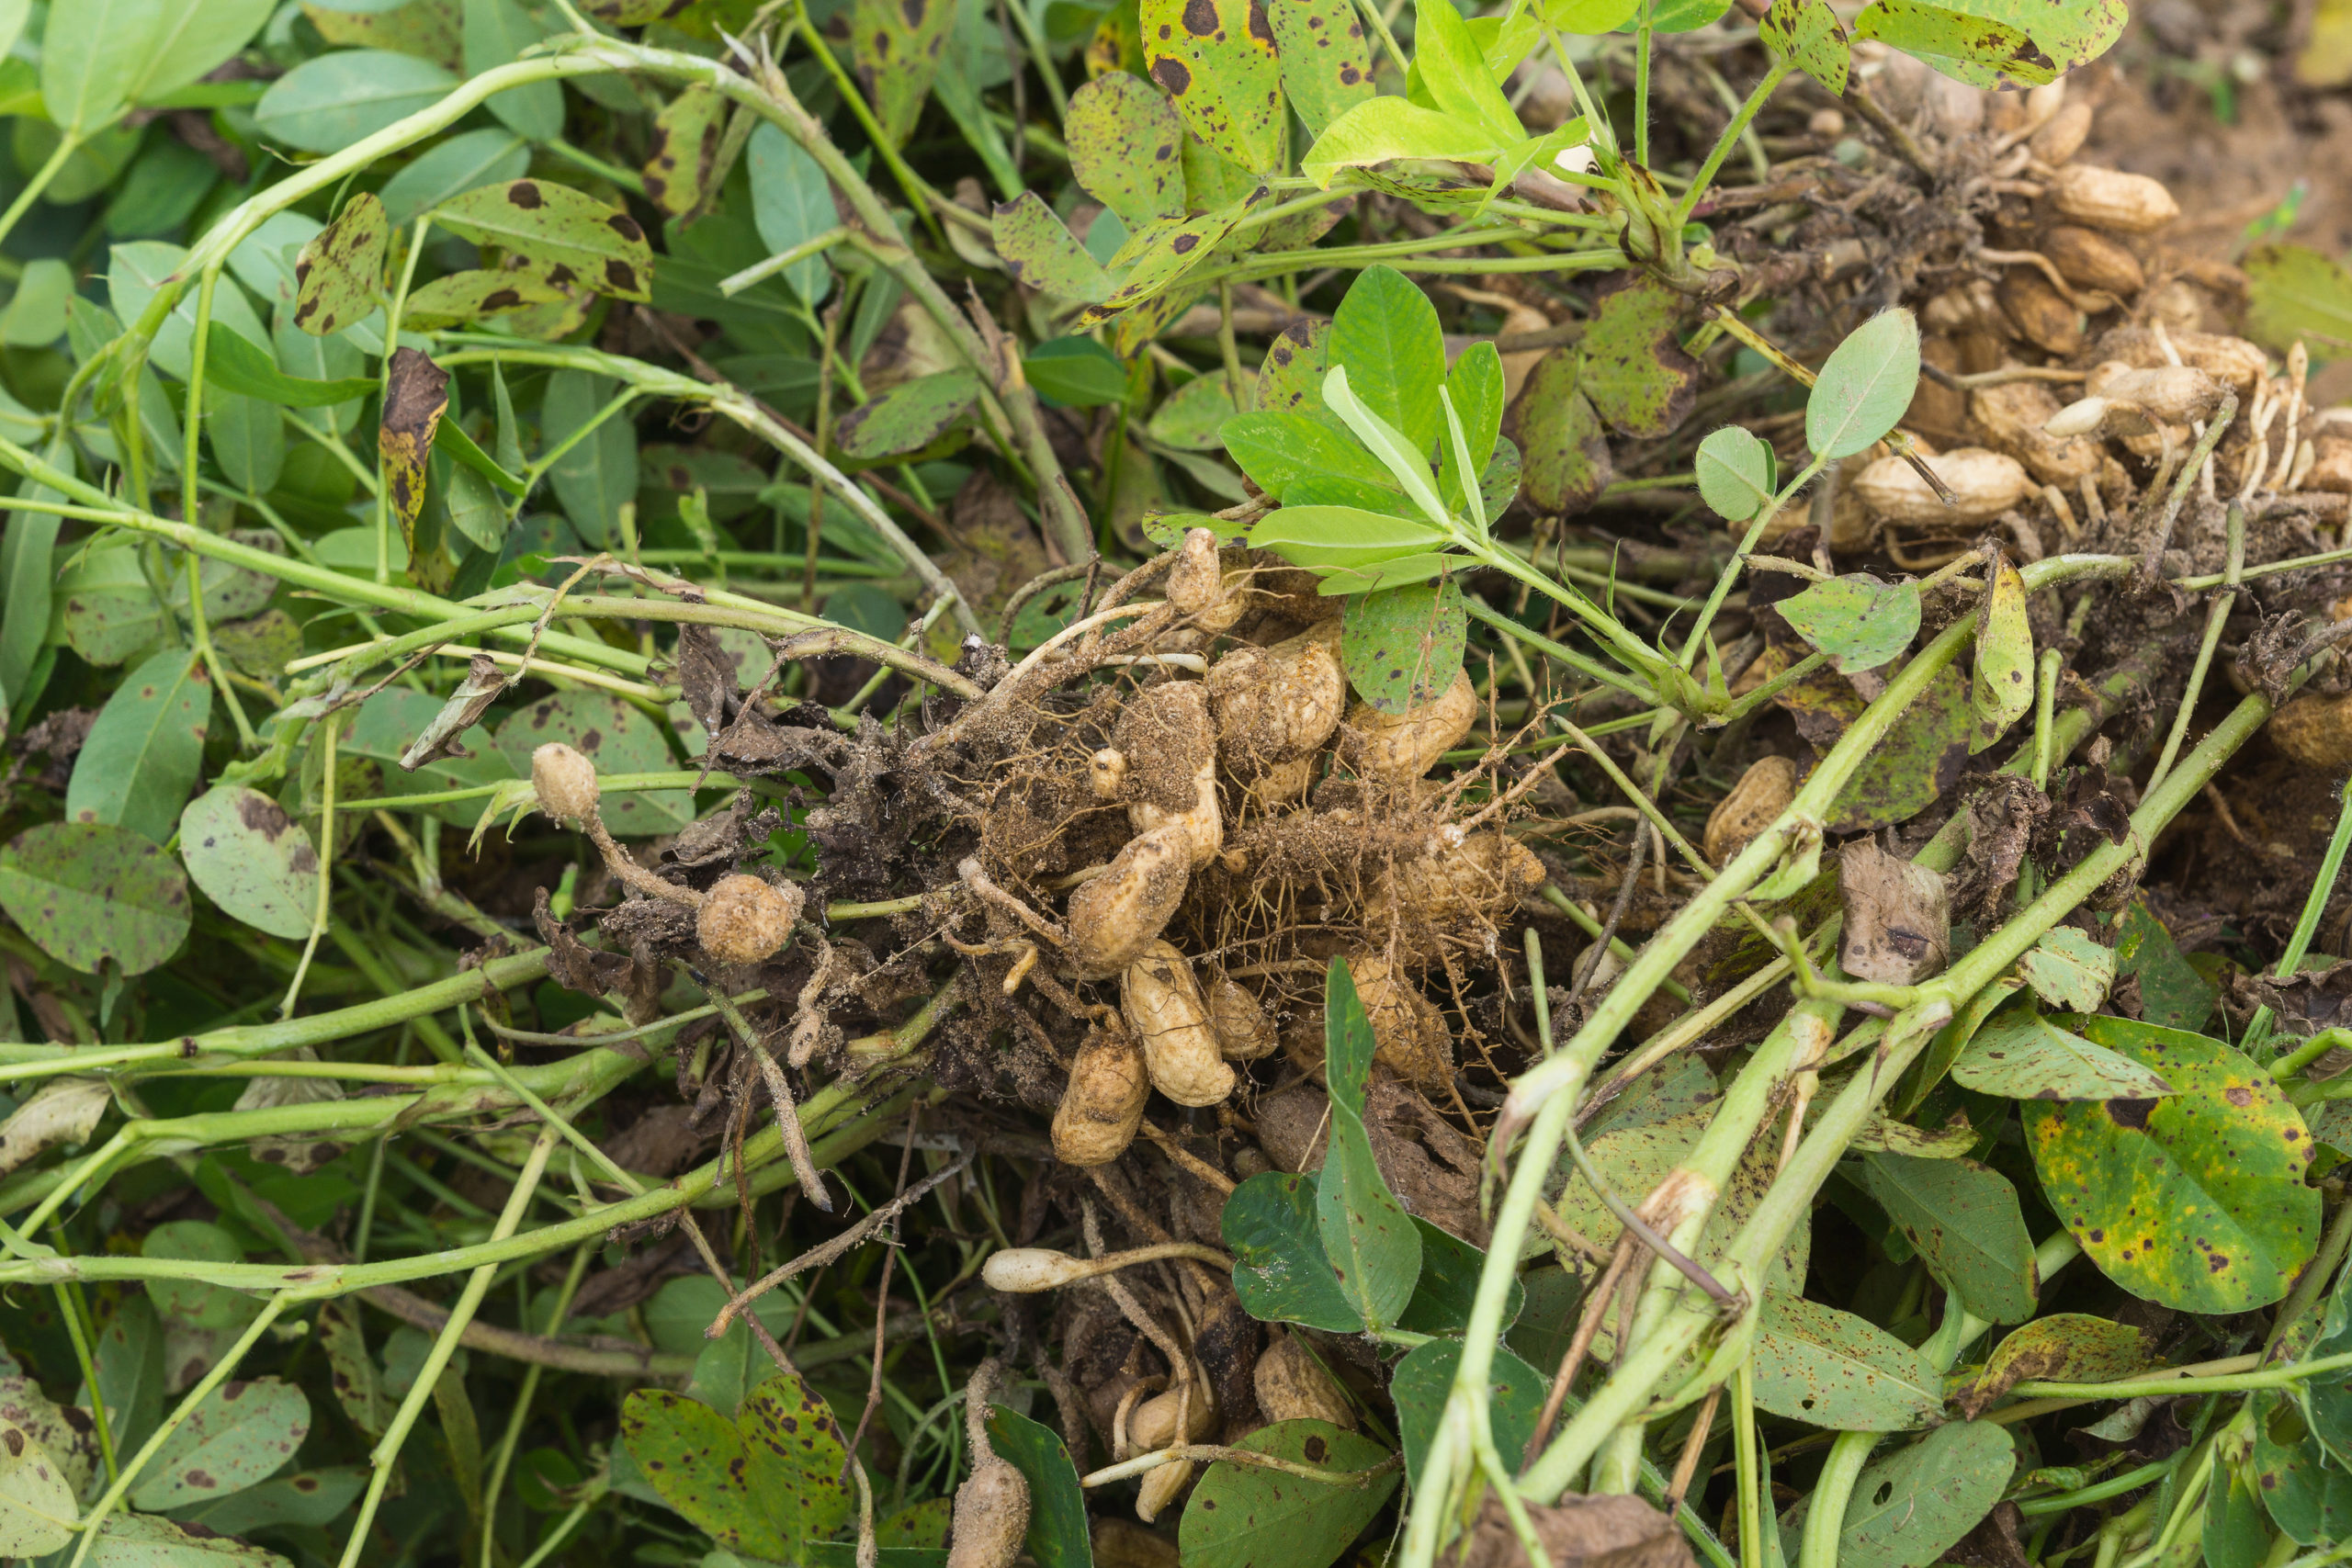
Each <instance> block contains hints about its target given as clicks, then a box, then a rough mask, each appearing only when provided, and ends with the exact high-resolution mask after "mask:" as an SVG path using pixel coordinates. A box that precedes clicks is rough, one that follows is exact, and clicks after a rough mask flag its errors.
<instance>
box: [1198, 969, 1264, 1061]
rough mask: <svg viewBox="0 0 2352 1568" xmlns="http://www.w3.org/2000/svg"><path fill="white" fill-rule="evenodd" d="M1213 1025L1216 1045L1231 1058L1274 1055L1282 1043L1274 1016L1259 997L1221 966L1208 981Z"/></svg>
mask: <svg viewBox="0 0 2352 1568" xmlns="http://www.w3.org/2000/svg"><path fill="white" fill-rule="evenodd" d="M1208 1006H1209V1028H1210V1029H1211V1030H1212V1031H1213V1032H1215V1033H1216V1048H1217V1049H1218V1050H1219V1051H1221V1052H1222V1053H1224V1055H1225V1057H1226V1060H1227V1061H1230V1062H1254V1061H1257V1060H1258V1059H1259V1058H1260V1057H1261V1056H1271V1055H1273V1054H1274V1051H1275V1048H1276V1047H1277V1046H1278V1045H1280V1044H1281V1041H1280V1040H1279V1039H1278V1038H1276V1036H1275V1033H1274V1026H1273V1022H1272V1020H1270V1019H1268V1018H1267V1017H1266V1010H1265V1009H1264V1008H1262V1007H1261V1006H1260V1005H1259V1003H1258V998H1256V997H1253V996H1251V995H1250V991H1249V989H1248V987H1244V986H1243V985H1242V984H1241V982H1239V981H1238V980H1236V979H1234V978H1233V977H1232V976H1229V975H1227V974H1226V972H1225V971H1224V970H1222V969H1220V970H1218V971H1217V972H1216V974H1215V975H1214V976H1211V977H1210V979H1209V985H1208Z"/></svg>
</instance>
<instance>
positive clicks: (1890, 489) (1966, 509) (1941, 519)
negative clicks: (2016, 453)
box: [1852, 446, 2034, 528]
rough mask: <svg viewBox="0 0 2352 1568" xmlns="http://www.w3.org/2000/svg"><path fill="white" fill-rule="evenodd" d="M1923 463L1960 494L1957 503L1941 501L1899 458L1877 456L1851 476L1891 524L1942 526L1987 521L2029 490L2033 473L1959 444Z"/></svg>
mask: <svg viewBox="0 0 2352 1568" xmlns="http://www.w3.org/2000/svg"><path fill="white" fill-rule="evenodd" d="M1927 462H1928V466H1929V467H1930V468H1934V469H1935V471H1936V477H1937V478H1939V479H1942V480H1943V481H1944V483H1945V484H1946V485H1948V486H1950V487H1951V491H1952V493H1953V494H1954V495H1955V496H1956V497H1958V498H1959V504H1958V505H1957V506H1946V505H1945V504H1944V503H1943V498H1942V497H1940V496H1939V495H1937V494H1936V492H1935V491H1932V490H1930V489H1928V481H1927V480H1925V479H1921V478H1920V477H1919V476H1918V474H1917V472H1916V471H1915V470H1914V469H1913V468H1912V467H1911V465H1910V464H1908V463H1906V462H1905V461H1904V460H1903V459H1902V458H1900V457H1881V458H1880V459H1879V460H1878V461H1877V462H1875V463H1872V464H1871V466H1870V467H1869V468H1864V469H1863V470H1862V471H1861V472H1860V473H1859V474H1857V475H1855V476H1854V479H1853V481H1852V482H1853V490H1854V493H1855V494H1856V495H1857V496H1859V497H1860V498H1861V501H1862V503H1863V504H1864V505H1865V506H1868V507H1869V508H1870V509H1871V511H1872V512H1873V513H1877V514H1878V515H1879V516H1880V517H1882V518H1883V519H1885V520H1886V521H1888V522H1890V523H1908V524H1912V525H1918V526H1923V527H1939V526H1940V527H1945V528H1965V527H1972V526H1973V525H1976V524H1979V523H1989V522H1991V521H1992V520H1993V519H1994V518H1996V517H1998V516H1999V515H2000V514H2001V513H2004V512H2007V510H2008V509H2009V508H2010V507H2012V506H2015V505H2017V504H2018V502H2021V501H2023V500H2024V499H2025V498H2026V497H2027V496H2029V495H2030V494H2031V493H2033V489H2034V484H2033V478H2032V476H2031V475H2030V474H2028V473H2027V472H2026V471H2025V465H2024V464H2022V463H2020V462H2018V460H2017V459H2016V458H2015V457H2010V456H2009V455H2008V454H2007V453H2006V452H1988V451H1986V450H1985V448H1983V447H1981V446H1961V447H1956V448H1954V449H1953V450H1951V451H1950V452H1946V453H1943V454H1941V455H1940V456H1939V457H1930V458H1928V459H1927Z"/></svg>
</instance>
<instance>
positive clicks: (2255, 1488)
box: [2199, 1451, 2270, 1568]
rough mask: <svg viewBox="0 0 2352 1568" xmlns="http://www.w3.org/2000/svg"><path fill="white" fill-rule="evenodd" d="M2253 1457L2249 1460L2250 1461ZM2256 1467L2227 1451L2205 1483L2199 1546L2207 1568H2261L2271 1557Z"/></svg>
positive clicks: (2223, 1453) (2267, 1523) (2219, 1456)
mask: <svg viewBox="0 0 2352 1568" xmlns="http://www.w3.org/2000/svg"><path fill="white" fill-rule="evenodd" d="M2250 1459H2251V1455H2249V1456H2248V1460H2249V1461H2250ZM2260 1484H2261V1483H2259V1482H2258V1481H2257V1480H2256V1477H2255V1473H2254V1466H2253V1465H2252V1463H2251V1462H2248V1461H2240V1460H2238V1459H2236V1458H2234V1457H2233V1455H2231V1454H2229V1453H2228V1452H2226V1451H2224V1452H2222V1453H2220V1454H2219V1455H2218V1456H2217V1458H2216V1461H2215V1463H2214V1466H2213V1473H2212V1475H2211V1478H2210V1479H2209V1480H2208V1481H2207V1482H2206V1483H2205V1511H2204V1517H2203V1519H2202V1520H2201V1521H2200V1524H2201V1529H2200V1531H2199V1544H2200V1545H2202V1547H2203V1548H2204V1551H2205V1562H2206V1568H2262V1564H2263V1563H2264V1562H2267V1560H2268V1558H2269V1556H2270V1517H2269V1515H2268V1513H2267V1511H2266V1510H2265V1509H2264V1508H2263V1506H2262V1498H2261V1496H2260V1495H2259V1488H2260Z"/></svg>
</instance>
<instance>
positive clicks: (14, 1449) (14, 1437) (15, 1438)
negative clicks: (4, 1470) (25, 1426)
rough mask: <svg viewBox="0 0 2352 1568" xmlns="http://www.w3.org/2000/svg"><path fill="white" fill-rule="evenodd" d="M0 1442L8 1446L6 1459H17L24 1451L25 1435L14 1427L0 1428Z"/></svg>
mask: <svg viewBox="0 0 2352 1568" xmlns="http://www.w3.org/2000/svg"><path fill="white" fill-rule="evenodd" d="M0 1442H5V1443H6V1444H7V1445H8V1457H9V1458H11V1459H17V1458H19V1457H21V1456H22V1455H23V1453H24V1451H25V1435H24V1434H23V1433H22V1432H19V1431H17V1429H16V1428H15V1427H0Z"/></svg>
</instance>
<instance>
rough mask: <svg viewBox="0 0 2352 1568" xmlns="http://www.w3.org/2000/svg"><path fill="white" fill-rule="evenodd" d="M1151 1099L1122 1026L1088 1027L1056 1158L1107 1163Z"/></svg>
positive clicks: (1061, 1109)
mask: <svg viewBox="0 0 2352 1568" xmlns="http://www.w3.org/2000/svg"><path fill="white" fill-rule="evenodd" d="M1228 983H1229V982H1228ZM1150 1098H1151V1075H1150V1073H1149V1072H1148V1070H1147V1069H1146V1068H1145V1066H1144V1059H1143V1051H1142V1049H1141V1048H1140V1047H1138V1046H1137V1045H1136V1043H1135V1042H1134V1041H1133V1040H1132V1039H1130V1038H1128V1036H1127V1034H1126V1033H1125V1031H1122V1030H1116V1029H1097V1030H1095V1031H1093V1032H1091V1033H1090V1034H1088V1035H1087V1037H1086V1040H1085V1042H1084V1043H1082V1044H1080V1046H1079V1048H1078V1059H1077V1060H1076V1061H1075V1062H1074V1063H1072V1064H1071V1066H1070V1070H1069V1089H1065V1090H1064V1091H1063V1092H1062V1102H1061V1104H1060V1105H1059V1106H1057V1107H1056V1108H1055V1111H1054V1156H1055V1157H1056V1158H1057V1159H1059V1160H1060V1161H1061V1162H1062V1163H1063V1164H1064V1165H1073V1166H1094V1165H1108V1164H1109V1163H1110V1162H1111V1161H1113V1160H1114V1159H1117V1158H1118V1157H1119V1156H1121V1155H1123V1154H1125V1153H1126V1150H1127V1145H1129V1144H1131V1143H1133V1142H1135V1136H1136V1128H1137V1127H1139V1126H1141V1125H1142V1124H1143V1107H1144V1101H1145V1100H1148V1099H1150ZM1004 1256H1005V1254H1003V1253H1001V1252H1000V1253H998V1254H996V1255H995V1257H993V1258H989V1267H991V1268H993V1267H994V1266H995V1263H996V1258H1002V1257H1004ZM1057 1256H1058V1254H1057ZM998 1288H999V1289H1003V1290H1009V1289H1012V1287H1011V1286H1000V1287H998ZM1033 1288H1035V1287H1033Z"/></svg>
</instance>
